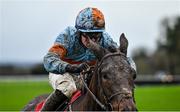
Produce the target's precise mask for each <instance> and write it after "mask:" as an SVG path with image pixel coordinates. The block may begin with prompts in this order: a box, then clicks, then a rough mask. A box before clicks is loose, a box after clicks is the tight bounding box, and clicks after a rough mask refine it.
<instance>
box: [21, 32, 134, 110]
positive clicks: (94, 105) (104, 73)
mask: <svg viewBox="0 0 180 112" xmlns="http://www.w3.org/2000/svg"><path fill="white" fill-rule="evenodd" d="M119 42H120V47H119V48H109V50H107V49H104V48H102V47H100V46H99V45H98V44H96V43H94V42H92V41H90V43H89V47H90V49H91V50H92V52H93V53H94V54H95V55H96V57H97V59H98V62H97V64H96V66H95V69H94V72H93V75H92V77H91V80H90V83H89V86H88V87H87V85H85V87H86V89H87V92H86V93H85V94H84V95H82V96H80V97H79V98H78V99H77V100H76V101H74V102H73V103H72V104H71V105H70V107H71V108H69V109H70V110H73V111H104V110H108V111H136V110H137V108H136V104H135V99H134V77H135V76H136V71H135V70H134V69H133V68H131V66H130V64H129V62H128V59H127V48H128V40H127V39H126V37H125V35H124V34H121V36H120V39H119ZM46 97H47V96H39V97H37V98H35V100H33V101H32V102H31V103H30V104H28V105H27V106H26V107H25V108H24V110H25V111H26V110H28V111H30V110H34V108H35V106H36V105H37V104H38V103H39V102H41V101H42V100H44V99H45V98H46Z"/></svg>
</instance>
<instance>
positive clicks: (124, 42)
mask: <svg viewBox="0 0 180 112" xmlns="http://www.w3.org/2000/svg"><path fill="white" fill-rule="evenodd" d="M119 42H120V47H119V49H120V51H121V52H122V53H124V54H125V55H127V48H128V40H127V38H126V37H125V35H124V33H122V34H121V36H120V39H119Z"/></svg>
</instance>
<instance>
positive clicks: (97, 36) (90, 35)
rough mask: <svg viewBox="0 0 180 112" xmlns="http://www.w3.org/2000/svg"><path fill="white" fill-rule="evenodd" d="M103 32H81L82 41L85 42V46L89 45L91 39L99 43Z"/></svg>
mask: <svg viewBox="0 0 180 112" xmlns="http://www.w3.org/2000/svg"><path fill="white" fill-rule="evenodd" d="M101 35H102V33H99V32H97V33H82V34H81V41H82V43H83V44H84V46H86V47H87V44H88V43H89V39H91V40H92V41H93V42H96V43H99V41H100V40H101Z"/></svg>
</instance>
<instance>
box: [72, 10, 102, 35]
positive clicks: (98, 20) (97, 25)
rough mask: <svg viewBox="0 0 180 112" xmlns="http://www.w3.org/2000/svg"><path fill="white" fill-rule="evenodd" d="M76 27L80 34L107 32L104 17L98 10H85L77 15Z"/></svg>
mask: <svg viewBox="0 0 180 112" xmlns="http://www.w3.org/2000/svg"><path fill="white" fill-rule="evenodd" d="M75 27H76V28H77V30H78V31H80V32H103V31H104V30H105V20H104V15H103V13H102V12H101V11H100V10H98V9H97V8H91V7H88V8H85V9H83V10H81V11H80V12H79V14H78V15H77V17H76V23H75Z"/></svg>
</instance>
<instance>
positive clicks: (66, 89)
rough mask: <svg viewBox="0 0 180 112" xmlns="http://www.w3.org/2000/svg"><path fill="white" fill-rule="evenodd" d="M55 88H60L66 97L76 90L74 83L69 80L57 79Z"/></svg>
mask: <svg viewBox="0 0 180 112" xmlns="http://www.w3.org/2000/svg"><path fill="white" fill-rule="evenodd" d="M56 89H58V90H60V91H61V92H62V93H63V94H64V95H66V96H67V97H68V98H70V97H71V96H72V94H73V93H74V92H75V91H76V90H77V89H76V85H75V83H73V82H70V81H62V82H58V81H57V86H56Z"/></svg>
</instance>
